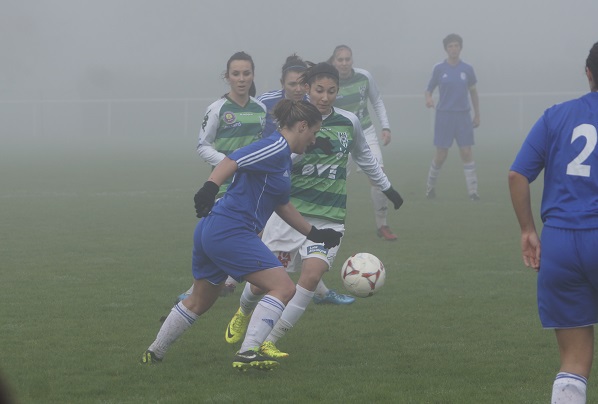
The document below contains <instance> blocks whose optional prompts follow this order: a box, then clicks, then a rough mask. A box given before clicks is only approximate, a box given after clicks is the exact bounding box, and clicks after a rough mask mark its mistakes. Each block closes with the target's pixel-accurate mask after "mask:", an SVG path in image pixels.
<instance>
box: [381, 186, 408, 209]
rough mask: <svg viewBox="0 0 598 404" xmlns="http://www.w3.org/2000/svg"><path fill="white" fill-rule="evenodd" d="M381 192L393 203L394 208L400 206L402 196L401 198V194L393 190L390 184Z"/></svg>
mask: <svg viewBox="0 0 598 404" xmlns="http://www.w3.org/2000/svg"><path fill="white" fill-rule="evenodd" d="M382 192H383V193H384V195H386V197H387V198H388V199H389V200H390V201H391V202H392V203H393V204H394V205H395V210H397V209H399V208H400V207H401V205H402V204H403V198H401V195H399V193H398V192H397V191H395V189H394V188H393V187H392V185H391V186H390V188H388V189H387V190H386V191H382Z"/></svg>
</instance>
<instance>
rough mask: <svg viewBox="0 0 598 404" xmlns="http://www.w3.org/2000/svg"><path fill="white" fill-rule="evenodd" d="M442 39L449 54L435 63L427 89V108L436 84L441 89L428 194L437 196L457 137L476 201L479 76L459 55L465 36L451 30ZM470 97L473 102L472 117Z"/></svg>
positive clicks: (471, 196)
mask: <svg viewBox="0 0 598 404" xmlns="http://www.w3.org/2000/svg"><path fill="white" fill-rule="evenodd" d="M442 42H443V44H444V50H445V51H446V53H447V55H448V57H447V59H446V60H445V61H444V62H442V63H439V64H437V65H436V66H434V71H433V72H432V78H431V79H430V82H429V83H428V88H427V89H426V92H425V97H426V107H428V108H434V99H433V98H432V93H433V92H434V89H435V88H436V87H438V88H439V90H438V91H439V93H440V95H439V99H438V105H437V106H436V119H435V123H434V146H436V154H435V156H434V159H433V160H432V163H431V164H430V170H429V172H428V181H427V184H426V197H427V198H428V199H434V198H435V197H436V182H437V179H438V175H439V174H440V169H441V168H442V165H443V164H444V162H445V161H446V157H447V155H448V149H450V147H451V146H452V144H453V140H456V141H457V145H458V146H459V153H460V154H461V160H462V161H463V171H464V173H465V183H466V185H467V192H468V194H469V199H471V200H472V201H477V200H479V199H480V197H479V194H478V176H477V173H476V166H475V162H474V161H473V154H472V151H471V146H473V145H474V140H473V129H474V128H477V127H478V126H480V107H479V101H478V92H477V90H476V87H475V85H476V82H477V79H476V76H475V73H474V71H473V67H471V66H470V65H468V64H467V63H465V62H463V61H462V60H461V59H460V58H459V56H460V54H461V49H462V48H463V39H462V38H461V37H460V36H459V35H457V34H450V35H448V36H447V37H446V38H444V40H443V41H442ZM469 97H471V105H472V106H473V121H472V118H471V113H470V104H469Z"/></svg>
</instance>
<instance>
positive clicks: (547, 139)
mask: <svg viewBox="0 0 598 404" xmlns="http://www.w3.org/2000/svg"><path fill="white" fill-rule="evenodd" d="M586 75H587V79H588V83H589V85H590V90H591V92H590V93H589V94H586V95H584V96H583V97H581V98H578V99H575V100H571V101H568V102H564V103H562V104H558V105H555V106H553V107H552V108H549V109H547V110H546V111H545V112H544V115H542V117H541V118H540V119H539V120H538V121H537V122H536V124H535V125H534V126H533V128H532V129H531V131H530V132H529V134H528V135H527V138H526V139H525V142H524V143H523V146H522V147H521V150H520V151H519V154H518V155H517V157H516V159H515V162H514V163H513V165H512V166H511V171H510V172H509V187H510V190H511V199H512V201H513V208H514V209H515V213H516V215H517V220H518V221H519V225H520V227H521V250H522V253H523V261H524V263H525V265H526V266H528V267H531V268H533V269H535V270H536V271H538V292H537V293H538V311H539V315H540V321H541V322H542V326H543V327H544V328H553V329H554V330H555V333H556V339H557V343H558V346H559V352H560V360H561V366H560V371H559V373H558V374H557V376H556V379H555V381H554V384H553V390H552V401H551V402H552V403H565V402H566V403H585V402H586V382H587V378H588V376H589V374H590V369H591V367H592V359H593V356H594V324H596V323H597V322H598V249H597V248H596V247H597V246H598V150H596V146H597V142H598V129H597V128H598V84H597V82H596V79H598V42H597V43H595V44H594V46H593V47H592V49H591V50H590V54H589V56H588V58H587V60H586ZM542 170H544V191H543V195H542V206H541V212H540V216H541V219H542V222H543V223H544V227H543V230H542V239H541V242H540V239H539V238H538V234H537V232H536V227H535V224H534V217H533V214H532V208H531V201H530V185H529V184H530V183H531V182H532V181H534V180H535V179H536V177H537V176H538V175H539V174H540V172H541V171H542ZM540 252H541V254H540Z"/></svg>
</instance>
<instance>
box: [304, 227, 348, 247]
mask: <svg viewBox="0 0 598 404" xmlns="http://www.w3.org/2000/svg"><path fill="white" fill-rule="evenodd" d="M342 236H343V233H341V232H340V231H336V230H334V229H318V228H316V227H315V226H311V231H310V232H309V234H308V235H307V238H308V239H309V240H311V241H315V242H316V243H324V247H326V248H327V249H328V248H332V247H336V246H337V245H339V244H340V243H341V237H342Z"/></svg>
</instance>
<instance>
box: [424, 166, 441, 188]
mask: <svg viewBox="0 0 598 404" xmlns="http://www.w3.org/2000/svg"><path fill="white" fill-rule="evenodd" d="M441 168H442V165H440V166H436V164H435V163H434V160H432V163H431V164H430V170H429V171H428V182H427V183H426V187H427V188H426V191H428V192H429V191H430V190H432V189H434V188H436V182H437V180H438V176H439V175H440V169H441Z"/></svg>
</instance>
